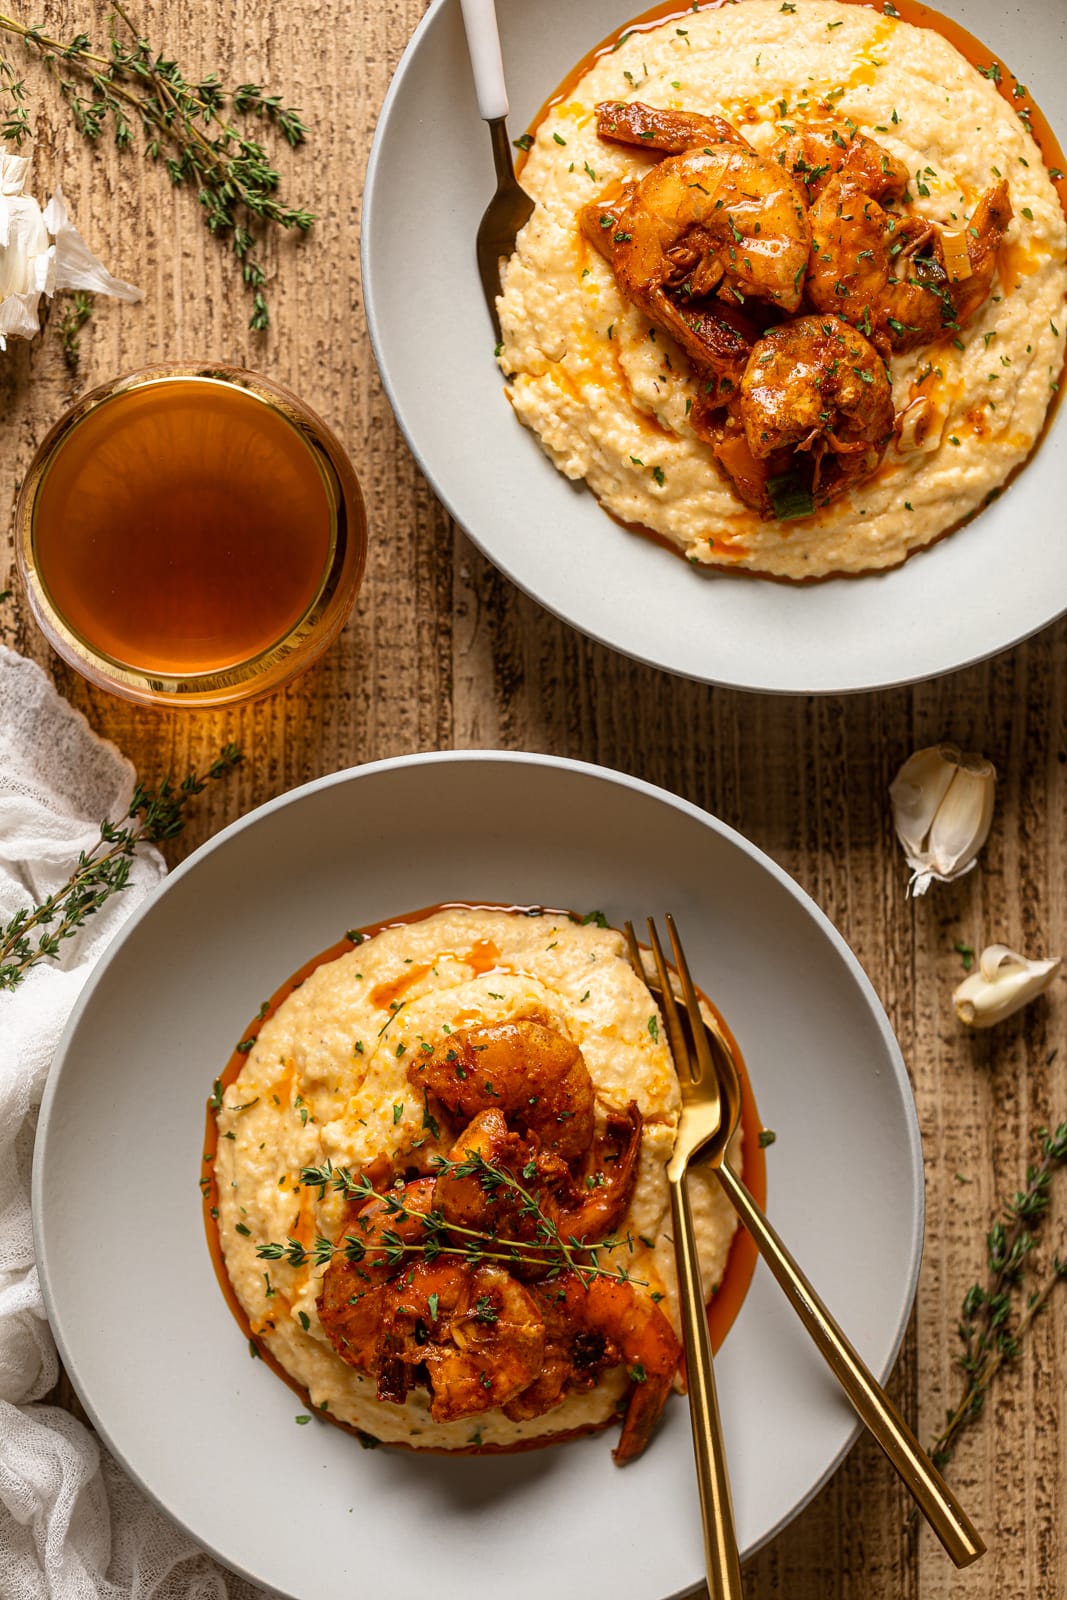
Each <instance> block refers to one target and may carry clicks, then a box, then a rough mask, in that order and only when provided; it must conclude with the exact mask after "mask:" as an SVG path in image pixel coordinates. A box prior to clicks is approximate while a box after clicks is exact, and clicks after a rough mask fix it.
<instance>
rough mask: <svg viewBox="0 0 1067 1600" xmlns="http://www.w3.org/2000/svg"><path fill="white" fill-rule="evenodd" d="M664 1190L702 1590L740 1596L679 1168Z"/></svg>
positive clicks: (720, 1598)
mask: <svg viewBox="0 0 1067 1600" xmlns="http://www.w3.org/2000/svg"><path fill="white" fill-rule="evenodd" d="M670 1190H671V1216H672V1218H673V1222H674V1251H675V1256H676V1257H677V1261H678V1299H679V1303H680V1306H681V1314H682V1333H683V1336H684V1340H685V1362H686V1373H687V1376H688V1380H689V1414H690V1419H691V1421H692V1424H693V1450H694V1453H695V1455H696V1463H697V1481H698V1483H699V1485H700V1510H701V1514H702V1516H703V1520H704V1560H705V1564H706V1566H707V1574H708V1593H709V1595H710V1600H742V1590H741V1563H740V1561H739V1559H738V1555H737V1535H736V1534H735V1532H734V1511H733V1504H732V1502H731V1500H730V1480H729V1477H728V1476H727V1471H726V1451H725V1449H724V1448H723V1439H722V1426H721V1424H720V1422H719V1403H718V1400H717V1399H716V1397H715V1373H714V1370H713V1368H712V1364H711V1339H710V1336H709V1334H708V1314H707V1310H706V1308H705V1305H704V1296H703V1293H702V1291H701V1286H700V1263H699V1261H698V1260H697V1252H696V1244H695V1241H694V1239H693V1214H692V1211H691V1210H690V1206H689V1191H688V1189H687V1188H686V1183H685V1174H684V1172H683V1173H682V1174H681V1175H680V1176H679V1177H677V1178H673V1179H672V1180H671V1184H670Z"/></svg>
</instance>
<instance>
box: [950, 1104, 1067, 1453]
mask: <svg viewBox="0 0 1067 1600" xmlns="http://www.w3.org/2000/svg"><path fill="white" fill-rule="evenodd" d="M1038 1138H1039V1140H1040V1145H1041V1159H1040V1160H1039V1161H1038V1162H1037V1164H1036V1165H1033V1166H1029V1167H1027V1169H1026V1188H1025V1189H1023V1190H1022V1191H1020V1192H1017V1193H1016V1194H1014V1195H1013V1196H1012V1197H1011V1199H1010V1200H1008V1201H1007V1203H1006V1204H1005V1207H1004V1215H1003V1216H1002V1217H998V1218H997V1221H996V1222H995V1223H994V1224H993V1226H992V1228H991V1229H990V1230H989V1232H988V1233H987V1235H986V1256H987V1274H988V1275H987V1278H986V1282H985V1284H984V1285H982V1284H979V1283H974V1284H972V1285H971V1287H970V1288H969V1289H968V1290H967V1293H966V1295H965V1296H964V1300H963V1306H962V1310H961V1314H960V1322H959V1325H958V1329H957V1331H958V1333H959V1337H960V1340H961V1342H962V1344H963V1354H962V1355H961V1356H960V1357H959V1365H960V1366H961V1367H962V1369H963V1372H964V1375H965V1376H964V1383H963V1388H962V1391H961V1393H960V1398H959V1400H958V1401H957V1402H956V1405H955V1406H954V1407H953V1409H952V1410H951V1411H950V1412H949V1413H948V1415H947V1419H946V1423H945V1426H944V1428H942V1430H941V1432H940V1433H939V1434H938V1435H937V1438H936V1439H935V1440H934V1441H933V1443H932V1444H931V1446H930V1454H931V1456H932V1457H933V1459H934V1461H935V1462H936V1464H937V1465H938V1466H939V1467H940V1466H944V1464H945V1463H946V1462H947V1461H948V1460H949V1459H950V1458H951V1456H952V1453H953V1451H954V1450H955V1448H956V1445H957V1443H958V1442H959V1436H960V1434H961V1433H962V1432H963V1430H964V1429H965V1428H967V1427H969V1426H970V1424H971V1423H973V1422H975V1421H977V1419H978V1417H980V1416H981V1414H982V1410H983V1407H984V1406H985V1402H986V1397H987V1395H988V1393H989V1390H990V1387H991V1385H992V1383H993V1380H994V1378H995V1377H996V1375H997V1373H998V1372H999V1371H1000V1370H1001V1369H1002V1368H1003V1367H1004V1366H1006V1365H1007V1364H1008V1363H1009V1362H1012V1361H1014V1360H1015V1359H1016V1358H1017V1356H1018V1355H1019V1352H1020V1350H1021V1348H1022V1343H1023V1340H1024V1338H1025V1337H1026V1334H1027V1332H1028V1331H1029V1329H1030V1327H1031V1325H1032V1323H1033V1321H1034V1319H1035V1317H1036V1316H1037V1315H1038V1313H1039V1312H1040V1310H1041V1308H1042V1307H1043V1306H1044V1305H1045V1304H1046V1302H1047V1301H1048V1299H1049V1296H1050V1295H1051V1294H1052V1291H1053V1290H1054V1289H1055V1287H1056V1285H1057V1284H1058V1283H1063V1282H1064V1281H1065V1280H1067V1260H1065V1259H1064V1258H1063V1257H1061V1256H1060V1255H1054V1256H1053V1259H1052V1266H1051V1269H1050V1271H1049V1272H1048V1273H1047V1275H1046V1276H1045V1277H1044V1278H1043V1279H1041V1280H1040V1281H1039V1282H1038V1283H1037V1285H1036V1287H1033V1288H1030V1289H1029V1291H1028V1292H1026V1294H1025V1298H1024V1297H1023V1289H1024V1281H1025V1278H1026V1273H1025V1269H1026V1266H1027V1262H1028V1260H1029V1258H1030V1256H1031V1255H1032V1254H1033V1251H1034V1248H1035V1245H1036V1243H1037V1239H1036V1236H1035V1234H1036V1226H1037V1224H1038V1223H1039V1222H1040V1220H1041V1218H1042V1217H1043V1216H1044V1214H1045V1212H1046V1211H1047V1210H1048V1206H1049V1200H1050V1191H1051V1186H1052V1176H1053V1173H1054V1172H1055V1171H1056V1170H1057V1168H1059V1167H1062V1166H1063V1165H1064V1164H1065V1163H1067V1122H1061V1123H1060V1125H1059V1127H1058V1128H1057V1129H1056V1131H1055V1133H1049V1131H1048V1129H1047V1128H1041V1129H1040V1130H1039V1133H1038ZM1031 1281H1032V1280H1031Z"/></svg>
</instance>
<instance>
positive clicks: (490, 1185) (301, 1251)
mask: <svg viewBox="0 0 1067 1600" xmlns="http://www.w3.org/2000/svg"><path fill="white" fill-rule="evenodd" d="M433 1164H434V1167H435V1168H436V1170H437V1171H438V1172H439V1173H447V1174H450V1175H451V1176H453V1177H457V1178H469V1177H476V1178H477V1179H478V1181H479V1183H480V1184H481V1185H482V1188H483V1189H484V1190H485V1192H486V1194H495V1193H497V1192H498V1191H499V1190H501V1189H507V1190H509V1191H510V1192H511V1193H512V1194H513V1195H514V1196H515V1197H516V1199H517V1201H518V1212H519V1215H520V1216H521V1217H524V1218H528V1219H530V1221H531V1223H532V1227H531V1234H532V1237H531V1238H530V1239H524V1240H521V1241H519V1240H512V1239H508V1238H506V1237H501V1236H499V1235H497V1234H495V1233H490V1232H488V1231H486V1230H485V1229H482V1228H467V1227H462V1226H460V1225H459V1224H456V1223H453V1222H449V1221H448V1220H447V1219H446V1218H445V1216H444V1214H443V1213H442V1212H441V1211H429V1212H422V1211H413V1210H412V1209H411V1207H409V1206H408V1205H407V1204H406V1203H405V1202H404V1200H403V1198H402V1195H403V1190H402V1189H392V1190H388V1189H387V1190H386V1191H385V1193H384V1194H382V1193H380V1192H379V1191H378V1190H377V1189H375V1187H374V1185H373V1184H372V1183H371V1182H370V1180H369V1179H368V1178H365V1177H363V1176H362V1174H356V1175H354V1174H353V1173H352V1172H350V1171H349V1170H348V1168H347V1167H335V1166H334V1165H333V1163H332V1161H329V1160H327V1161H326V1162H324V1163H323V1165H322V1166H320V1167H305V1168H304V1169H303V1171H302V1172H301V1174H300V1181H301V1183H302V1184H304V1186H305V1187H306V1188H308V1189H317V1190H318V1191H319V1199H320V1200H321V1199H322V1198H323V1196H324V1195H325V1193H326V1190H327V1189H334V1190H335V1191H336V1192H337V1193H338V1194H341V1195H344V1197H345V1198H346V1199H347V1200H381V1201H384V1204H385V1208H386V1210H387V1211H388V1212H389V1213H390V1215H392V1216H394V1217H395V1218H397V1220H399V1221H417V1222H419V1223H421V1224H422V1227H423V1233H424V1237H423V1238H421V1239H404V1238H403V1237H402V1236H401V1235H400V1234H399V1233H397V1232H396V1230H395V1229H391V1228H386V1229H384V1230H383V1231H382V1233H381V1234H380V1235H379V1236H378V1238H377V1239H376V1240H375V1241H374V1243H373V1244H372V1245H370V1246H368V1244H367V1242H366V1241H365V1240H364V1239H361V1238H359V1237H358V1235H356V1234H347V1235H346V1236H345V1237H344V1238H343V1239H342V1240H340V1241H338V1242H337V1243H334V1242H333V1241H332V1240H330V1239H325V1238H322V1237H321V1236H320V1237H319V1238H317V1239H316V1240H315V1241H314V1243H313V1244H311V1245H304V1244H302V1243H301V1241H300V1240H299V1239H294V1238H292V1237H291V1236H290V1237H289V1238H288V1239H286V1241H285V1243H284V1244H279V1243H277V1242H271V1243H268V1244H261V1245H259V1246H257V1248H256V1255H257V1256H258V1257H259V1259H260V1260H261V1261H286V1262H287V1263H288V1264H289V1266H291V1267H304V1266H307V1265H308V1264H312V1265H314V1266H319V1267H324V1266H328V1265H329V1263H330V1262H331V1261H332V1260H333V1259H334V1257H335V1256H338V1255H341V1256H344V1257H345V1259H346V1260H348V1261H351V1262H353V1263H356V1264H358V1263H359V1262H361V1261H363V1260H364V1259H365V1258H366V1256H367V1254H368V1250H372V1251H373V1252H374V1254H375V1256H376V1257H380V1256H384V1258H385V1261H384V1264H385V1265H386V1266H389V1267H400V1266H402V1265H403V1263H404V1261H405V1260H407V1259H408V1258H410V1257H412V1256H414V1257H420V1256H421V1257H423V1258H424V1259H425V1260H427V1261H435V1260H437V1258H438V1257H439V1256H454V1257H458V1258H459V1259H461V1260H464V1261H466V1262H469V1263H470V1265H472V1266H479V1265H481V1264H482V1263H483V1262H486V1261H499V1262H503V1263H504V1264H505V1265H506V1266H509V1267H514V1266H532V1267H538V1268H540V1269H541V1270H543V1271H544V1272H545V1274H546V1275H547V1276H554V1275H555V1274H558V1273H560V1272H564V1271H566V1270H567V1269H572V1270H573V1271H575V1272H577V1273H578V1274H579V1276H580V1277H581V1278H582V1279H583V1280H584V1281H585V1282H586V1283H588V1282H591V1281H592V1279H594V1278H613V1279H615V1280H616V1281H617V1282H620V1283H634V1284H637V1285H638V1286H639V1287H641V1288H647V1284H646V1283H645V1282H644V1280H643V1279H641V1278H634V1277H631V1275H630V1274H629V1272H627V1270H626V1268H625V1267H621V1266H620V1267H605V1266H601V1264H600V1262H599V1260H598V1256H597V1252H598V1251H601V1250H614V1249H617V1248H619V1247H620V1246H622V1245H625V1246H627V1247H628V1248H629V1249H632V1248H633V1243H632V1240H631V1239H630V1238H629V1237H627V1238H624V1239H602V1240H600V1241H599V1242H598V1243H597V1244H596V1247H595V1248H593V1247H592V1246H591V1245H590V1244H589V1243H588V1242H587V1241H586V1240H585V1239H574V1238H568V1239H564V1238H563V1236H562V1235H561V1234H560V1231H559V1229H558V1227H557V1226H556V1224H555V1222H554V1221H553V1219H552V1218H551V1217H549V1216H548V1215H546V1213H545V1212H544V1210H542V1208H541V1204H540V1200H539V1198H538V1196H537V1195H536V1194H535V1193H534V1192H533V1191H532V1190H530V1189H528V1188H527V1187H526V1186H525V1184H522V1183H520V1182H519V1180H518V1179H517V1178H516V1177H514V1176H513V1174H512V1173H510V1172H508V1171H507V1169H506V1168H504V1167H502V1166H499V1165H498V1164H497V1163H496V1162H493V1161H489V1160H487V1159H486V1158H485V1157H484V1156H482V1155H478V1154H476V1153H474V1152H472V1153H471V1155H470V1156H469V1157H468V1159H467V1160H466V1161H449V1160H446V1159H445V1158H444V1157H443V1156H442V1157H437V1158H436V1159H435V1160H434V1163H433ZM376 1264H379V1263H377V1262H376Z"/></svg>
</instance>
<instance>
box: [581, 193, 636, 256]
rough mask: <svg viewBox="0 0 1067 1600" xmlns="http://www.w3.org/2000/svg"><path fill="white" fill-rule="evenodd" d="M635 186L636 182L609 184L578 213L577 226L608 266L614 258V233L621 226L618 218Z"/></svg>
mask: <svg viewBox="0 0 1067 1600" xmlns="http://www.w3.org/2000/svg"><path fill="white" fill-rule="evenodd" d="M636 188H637V184H636V182H632V183H612V184H609V186H608V187H607V188H606V189H605V190H604V193H603V194H602V195H601V196H600V199H599V200H591V201H590V202H589V204H588V205H585V206H583V207H582V209H581V210H580V211H579V213H578V226H579V227H580V228H581V230H582V232H583V233H584V234H585V236H586V238H587V239H588V240H589V243H590V244H591V245H595V247H596V248H597V249H598V250H599V251H600V254H601V255H602V256H603V257H604V259H605V261H607V263H608V265H609V266H610V265H611V264H612V262H613V261H614V259H615V235H616V233H618V231H619V228H620V226H621V224H620V221H619V219H620V218H621V216H622V214H623V212H624V211H625V209H626V207H627V205H628V204H629V202H630V200H631V198H632V196H633V193H634V190H635V189H636Z"/></svg>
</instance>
